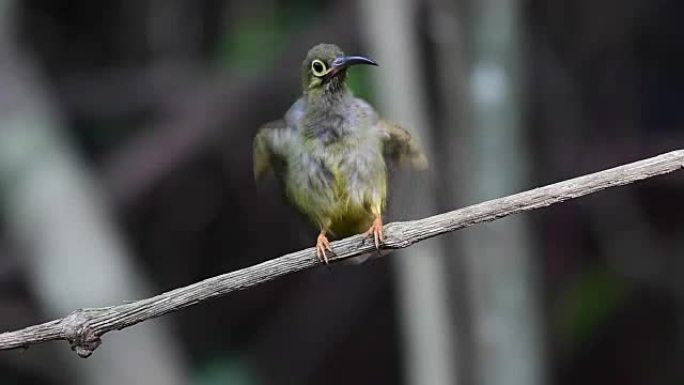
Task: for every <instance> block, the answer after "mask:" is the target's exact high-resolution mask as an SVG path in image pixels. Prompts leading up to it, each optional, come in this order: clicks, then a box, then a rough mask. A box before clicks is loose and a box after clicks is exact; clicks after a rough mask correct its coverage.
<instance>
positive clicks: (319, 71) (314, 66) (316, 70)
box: [311, 59, 328, 77]
mask: <svg viewBox="0 0 684 385" xmlns="http://www.w3.org/2000/svg"><path fill="white" fill-rule="evenodd" d="M311 72H312V73H313V74H314V75H316V76H318V77H321V76H324V75H325V74H327V73H328V66H326V65H325V63H323V62H322V61H321V60H318V59H316V60H314V61H312V62H311Z"/></svg>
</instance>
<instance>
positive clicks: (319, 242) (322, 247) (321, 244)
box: [316, 231, 332, 265]
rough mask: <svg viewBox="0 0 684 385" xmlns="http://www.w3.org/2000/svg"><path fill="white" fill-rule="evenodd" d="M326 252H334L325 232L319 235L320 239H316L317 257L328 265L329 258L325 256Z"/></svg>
mask: <svg viewBox="0 0 684 385" xmlns="http://www.w3.org/2000/svg"><path fill="white" fill-rule="evenodd" d="M326 250H328V251H330V252H332V249H331V248H330V241H329V240H328V238H327V237H326V236H325V231H321V233H320V234H318V238H316V257H317V258H318V259H319V260H320V261H323V262H325V264H326V265H327V264H328V256H327V255H326V254H325V251H326Z"/></svg>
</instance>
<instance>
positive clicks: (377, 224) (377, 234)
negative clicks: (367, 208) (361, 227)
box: [364, 210, 385, 249]
mask: <svg viewBox="0 0 684 385" xmlns="http://www.w3.org/2000/svg"><path fill="white" fill-rule="evenodd" d="M373 215H375V219H373V224H371V227H370V228H369V229H368V230H367V231H366V232H365V233H364V235H365V236H367V237H369V236H371V235H372V236H373V240H375V248H376V249H380V243H382V242H383V241H384V240H385V234H384V233H383V232H382V214H380V210H373Z"/></svg>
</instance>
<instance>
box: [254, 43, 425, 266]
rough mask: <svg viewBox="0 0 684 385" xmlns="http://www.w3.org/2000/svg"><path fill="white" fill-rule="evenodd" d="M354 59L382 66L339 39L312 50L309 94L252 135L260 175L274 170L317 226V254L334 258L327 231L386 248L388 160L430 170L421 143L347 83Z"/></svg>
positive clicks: (305, 85)
mask: <svg viewBox="0 0 684 385" xmlns="http://www.w3.org/2000/svg"><path fill="white" fill-rule="evenodd" d="M354 65H373V66H377V65H378V64H377V63H376V62H375V61H373V60H371V59H369V58H367V57H364V56H346V55H345V54H344V52H343V51H342V50H341V49H340V48H339V47H338V46H336V45H334V44H318V45H316V46H314V47H313V48H311V49H310V50H309V51H308V53H307V55H306V58H305V59H304V61H303V63H302V66H301V80H302V96H301V97H300V98H298V99H297V100H296V101H295V102H294V104H292V106H291V107H290V108H289V109H288V110H287V112H286V113H285V115H284V117H283V118H282V119H280V120H276V121H273V122H269V123H266V124H264V125H263V126H261V127H260V128H259V129H258V131H257V133H256V135H255V137H254V140H253V166H254V177H255V180H256V181H259V180H260V179H261V178H262V177H263V175H265V174H266V173H267V172H269V171H271V170H272V171H273V172H274V173H275V175H276V176H277V178H278V179H279V180H280V181H281V182H282V183H281V184H282V186H283V188H284V192H285V194H286V196H287V198H288V199H289V200H290V201H291V202H292V203H293V204H294V206H295V207H296V208H297V209H299V211H300V212H302V213H303V214H304V215H306V216H307V217H308V218H309V219H310V220H311V222H312V223H313V224H314V225H315V226H316V227H317V228H318V230H319V234H318V237H317V238H316V258H317V259H318V260H320V261H321V262H324V263H326V264H328V263H329V257H328V252H330V253H333V254H334V251H333V250H332V249H331V246H330V241H329V239H328V235H331V236H333V237H338V238H339V237H346V236H351V235H354V234H360V233H363V234H364V235H365V236H367V237H372V239H373V241H374V243H375V248H376V249H377V250H378V251H379V249H380V246H381V243H382V242H383V241H384V233H383V221H382V215H383V212H384V210H385V208H386V200H387V184H388V164H389V163H395V164H398V165H399V166H406V167H409V168H413V169H415V170H422V169H425V168H427V164H428V162H427V158H426V157H425V154H424V153H423V150H422V149H421V146H420V145H419V143H418V141H417V140H416V139H415V138H414V137H413V136H411V134H410V133H409V132H408V131H407V130H406V129H404V128H402V127H401V126H399V125H398V124H396V123H394V122H392V121H390V120H387V119H384V118H382V117H380V116H379V115H378V113H377V112H376V111H375V109H374V108H373V107H372V106H371V105H370V104H369V103H368V102H366V101H365V100H363V99H360V98H357V97H355V96H354V94H353V93H352V91H351V90H350V88H349V87H348V86H347V84H346V75H347V70H348V69H349V68H350V67H352V66H354Z"/></svg>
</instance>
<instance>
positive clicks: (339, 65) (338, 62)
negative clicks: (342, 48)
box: [328, 56, 378, 77]
mask: <svg viewBox="0 0 684 385" xmlns="http://www.w3.org/2000/svg"><path fill="white" fill-rule="evenodd" d="M355 64H368V65H374V66H376V65H378V63H376V62H375V61H373V60H371V59H369V58H367V57H363V56H340V57H337V58H335V60H333V62H332V66H331V68H330V72H329V73H328V76H330V77H333V76H335V75H337V74H339V73H340V72H343V71H344V70H345V69H347V67H349V66H352V65H355Z"/></svg>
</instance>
